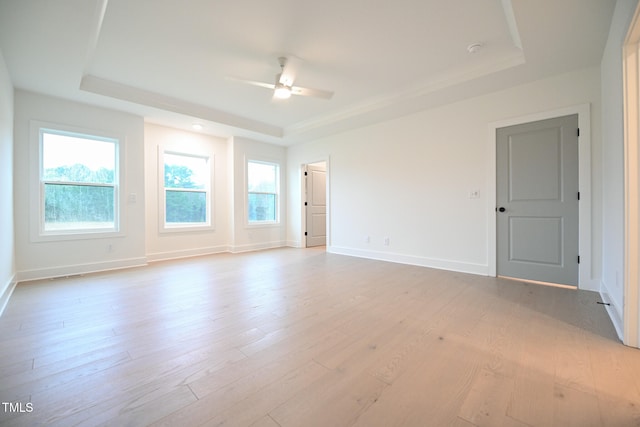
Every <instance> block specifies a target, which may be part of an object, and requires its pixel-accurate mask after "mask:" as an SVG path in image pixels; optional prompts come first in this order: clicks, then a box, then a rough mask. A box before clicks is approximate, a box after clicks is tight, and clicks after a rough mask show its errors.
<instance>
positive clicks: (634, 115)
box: [622, 5, 640, 347]
mask: <svg viewBox="0 0 640 427" xmlns="http://www.w3.org/2000/svg"><path fill="white" fill-rule="evenodd" d="M622 61H623V68H622V70H623V87H624V89H623V96H624V231H625V232H624V279H623V280H624V285H623V286H624V288H623V301H624V309H623V312H622V313H623V317H624V318H623V323H622V341H623V342H624V344H626V345H628V346H631V347H640V270H639V266H638V262H640V197H639V195H638V192H639V191H640V185H639V182H640V181H639V180H640V5H639V6H637V7H636V10H635V13H634V14H633V18H632V20H631V23H630V24H629V30H628V32H627V36H626V38H625V40H624V46H623V56H622Z"/></svg>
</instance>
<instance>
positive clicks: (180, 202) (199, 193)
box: [162, 151, 211, 229]
mask: <svg viewBox="0 0 640 427" xmlns="http://www.w3.org/2000/svg"><path fill="white" fill-rule="evenodd" d="M162 158H163V161H162V163H163V167H164V227H165V229H168V228H185V227H201V226H208V225H210V223H211V220H210V216H211V214H210V213H211V210H210V208H209V206H210V204H211V203H210V200H211V195H210V191H209V190H210V176H211V174H210V167H209V158H208V157H204V156H196V155H191V154H184V153H176V152H170V151H165V152H164V153H163V156H162Z"/></svg>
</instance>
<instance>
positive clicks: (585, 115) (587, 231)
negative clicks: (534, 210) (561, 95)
mask: <svg viewBox="0 0 640 427" xmlns="http://www.w3.org/2000/svg"><path fill="white" fill-rule="evenodd" d="M573 114H577V115H578V127H579V128H580V139H579V143H578V176H579V178H578V179H579V182H580V206H579V214H578V215H579V217H580V223H579V230H578V236H579V237H578V238H579V242H578V248H579V251H580V265H579V268H578V288H579V289H587V290H592V291H599V288H600V284H599V281H598V280H594V279H593V278H592V277H591V264H592V250H591V106H590V104H580V105H575V106H570V107H566V108H560V109H557V110H550V111H546V112H542V113H537V114H530V115H525V116H520V117H514V118H511V119H506V120H501V121H496V122H492V123H489V125H488V139H487V140H488V145H489V149H488V150H487V152H488V153H489V156H490V157H489V159H487V162H488V165H489V174H488V179H489V182H487V188H488V191H487V210H488V215H487V216H488V224H487V257H488V267H489V271H488V273H489V276H493V277H495V276H496V274H497V240H496V239H497V227H496V211H495V208H496V179H497V173H496V171H497V169H496V167H497V165H496V147H497V146H496V132H497V130H498V129H499V128H502V127H507V126H513V125H519V124H524V123H530V122H536V121H539V120H546V119H552V118H556V117H562V116H569V115H573Z"/></svg>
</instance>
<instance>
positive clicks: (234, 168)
mask: <svg viewBox="0 0 640 427" xmlns="http://www.w3.org/2000/svg"><path fill="white" fill-rule="evenodd" d="M228 144H229V147H228V149H229V152H228V162H229V169H230V173H229V183H228V187H229V193H230V200H229V209H230V210H229V215H230V222H231V223H230V236H229V239H230V240H229V244H230V250H231V251H232V252H243V251H251V250H258V249H267V248H277V247H281V246H284V245H285V239H286V224H287V209H286V202H287V183H286V179H285V174H286V167H287V155H286V149H285V148H284V147H281V146H277V145H272V144H266V143H262V142H257V141H252V140H249V139H246V138H240V137H234V138H230V139H229V140H228ZM247 160H258V161H267V162H273V163H278V164H279V165H280V187H281V194H280V204H281V206H280V223H279V224H272V225H248V221H247V217H246V188H247V185H246V162H247Z"/></svg>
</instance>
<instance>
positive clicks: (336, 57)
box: [0, 0, 615, 145]
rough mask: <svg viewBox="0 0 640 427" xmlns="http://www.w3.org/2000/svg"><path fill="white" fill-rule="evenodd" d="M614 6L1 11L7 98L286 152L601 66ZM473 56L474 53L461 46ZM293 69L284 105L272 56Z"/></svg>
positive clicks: (72, 6)
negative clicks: (52, 102) (196, 126)
mask: <svg viewBox="0 0 640 427" xmlns="http://www.w3.org/2000/svg"><path fill="white" fill-rule="evenodd" d="M614 5H615V0H535V1H532V0H446V1H442V0H394V1H390V0H324V1H317V0H273V1H265V0H56V1H51V0H0V50H1V51H2V54H3V56H4V59H5V62H6V63H7V66H8V69H9V73H10V75H11V78H12V80H13V83H14V85H15V86H16V87H17V88H20V89H25V90H31V91H35V92H40V93H44V94H48V95H53V96H58V97H62V98H65V99H72V100H77V101H80V102H85V103H90V104H93V105H99V106H104V107H108V108H114V109H118V110H122V111H126V112H130V113H133V114H138V115H141V116H143V117H145V120H147V121H149V122H152V123H159V124H164V125H168V126H173V127H178V128H184V129H188V128H190V126H191V124H192V123H195V122H198V123H202V124H203V125H204V130H203V132H207V133H210V134H213V135H218V136H223V137H225V136H230V135H239V136H246V137H250V138H253V139H258V140H262V141H267V142H273V143H277V144H283V145H289V144H294V143H297V142H301V141H306V140H309V139H311V138H315V137H319V136H324V135H328V134H331V133H333V132H337V131H341V130H346V129H350V128H353V127H356V126H362V125H366V124H370V123H373V122H375V121H379V120H384V119H389V118H393V117H397V116H400V115H404V114H408V113H411V112H415V111H419V110H421V109H425V108H429V107H432V106H436V105H441V104H444V103H447V102H452V101H456V100H459V99H463V98H466V97H470V96H475V95H480V94H482V93H486V92H489V91H493V90H498V89H501V88H504V87H508V86H512V85H515V84H521V83H524V82H527V81H532V80H535V79H540V78H544V77H547V76H550V75H553V74H558V73H562V72H567V71H571V70H574V69H578V68H583V67H586V66H592V65H597V64H599V63H600V59H601V55H602V51H603V49H604V44H605V42H606V38H607V34H608V30H609V23H610V21H611V15H612V13H613V8H614ZM473 43H481V44H482V45H483V48H482V49H481V50H480V51H479V52H476V53H473V54H470V53H469V52H468V51H467V46H469V45H470V44H473ZM282 55H285V56H295V57H297V58H299V59H300V60H301V65H300V67H299V70H298V73H297V79H296V82H295V84H296V85H300V86H307V87H312V88H318V89H326V90H331V91H334V92H335V95H334V96H333V98H332V99H330V100H324V99H315V98H307V97H296V96H294V97H292V98H291V99H289V100H286V101H277V102H276V101H274V100H273V99H272V92H271V91H270V90H268V89H265V88H260V87H256V86H250V85H246V84H243V83H239V82H237V81H234V80H231V79H229V77H233V78H241V79H248V80H258V81H264V82H267V83H272V82H273V81H274V79H275V75H276V74H277V73H278V72H279V65H278V61H277V58H278V56H282Z"/></svg>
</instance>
